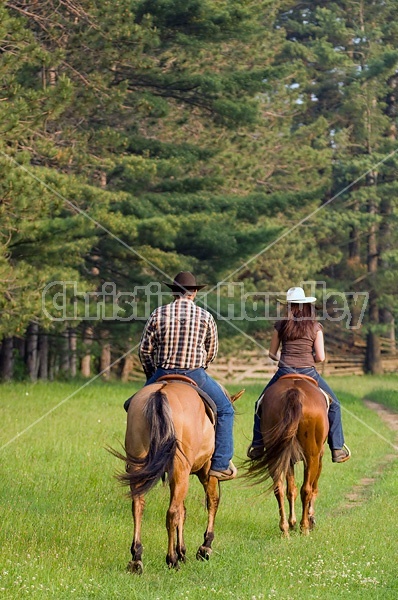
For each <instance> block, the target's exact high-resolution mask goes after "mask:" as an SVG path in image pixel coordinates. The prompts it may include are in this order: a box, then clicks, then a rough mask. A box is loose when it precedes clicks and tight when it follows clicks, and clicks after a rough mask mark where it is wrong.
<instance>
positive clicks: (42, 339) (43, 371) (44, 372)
mask: <svg viewBox="0 0 398 600" xmlns="http://www.w3.org/2000/svg"><path fill="white" fill-rule="evenodd" d="M39 377H40V379H44V380H45V381H46V380H47V379H48V335H47V334H46V333H41V334H40V336H39Z"/></svg>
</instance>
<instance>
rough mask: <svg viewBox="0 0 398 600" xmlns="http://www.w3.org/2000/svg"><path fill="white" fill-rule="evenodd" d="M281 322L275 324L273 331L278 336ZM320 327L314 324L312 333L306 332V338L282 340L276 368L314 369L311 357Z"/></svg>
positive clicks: (312, 357) (318, 324)
mask: <svg viewBox="0 0 398 600" xmlns="http://www.w3.org/2000/svg"><path fill="white" fill-rule="evenodd" d="M281 326H282V321H277V322H276V323H275V326H274V327H275V329H276V331H277V332H278V334H279V331H280V328H281ZM322 329H323V328H322V325H321V324H320V323H315V324H314V328H313V330H312V331H310V332H308V334H307V336H308V337H307V336H306V337H302V338H299V339H297V340H282V350H281V356H280V359H279V363H278V367H294V368H296V369H302V368H303V367H314V366H315V361H314V356H313V350H314V342H315V338H316V334H317V333H318V331H322Z"/></svg>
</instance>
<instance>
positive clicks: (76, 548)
mask: <svg viewBox="0 0 398 600" xmlns="http://www.w3.org/2000/svg"><path fill="white" fill-rule="evenodd" d="M329 382H330V383H331V384H332V386H333V387H334V389H335V390H336V392H337V393H338V395H339V396H340V399H341V402H342V405H343V407H344V410H343V422H344V430H345V436H346V441H347V443H348V445H349V446H350V448H351V450H352V453H353V457H352V459H351V460H350V461H349V462H347V463H345V464H342V465H336V464H332V462H331V460H330V454H329V451H328V450H326V453H325V461H324V470H323V473H322V476H321V480H320V494H319V498H318V501H317V504H316V517H317V527H316V529H315V530H314V531H313V532H312V534H311V535H310V536H308V537H303V536H300V534H299V533H293V534H292V536H291V537H290V539H289V540H285V539H282V538H281V537H280V533H279V528H278V514H277V505H276V500H275V499H274V498H273V496H272V495H271V496H264V494H262V493H261V488H260V487H259V486H256V487H249V486H248V484H247V483H245V481H243V480H240V479H237V480H234V481H231V482H225V483H223V484H222V498H221V505H220V509H219V512H218V516H217V521H216V538H215V541H214V544H213V548H214V552H213V555H212V557H211V560H210V561H209V562H207V563H202V562H198V561H196V559H195V554H196V550H197V548H198V546H199V545H200V543H201V542H202V536H203V532H204V529H205V525H206V511H205V508H204V502H203V500H204V498H203V492H202V489H201V487H200V485H199V483H198V482H197V481H196V479H195V478H192V481H191V487H190V492H189V496H188V499H187V521H186V543H187V563H186V564H185V565H183V566H182V568H181V569H180V570H179V571H177V572H175V571H170V570H169V569H168V568H167V566H166V563H165V555H166V540H167V535H166V529H165V514H166V509H167V503H168V490H167V488H163V487H162V486H161V485H159V486H158V487H157V488H156V489H155V490H153V491H152V492H151V493H150V494H149V495H148V497H147V506H146V511H145V515H144V525H143V543H144V565H145V571H144V574H143V576H142V577H136V576H132V575H129V574H127V573H126V565H127V562H128V560H129V559H130V552H129V548H130V544H131V538H132V519H131V508H130V501H129V500H128V499H127V498H126V496H125V490H124V489H123V488H120V486H119V485H118V483H117V482H116V481H115V479H114V477H113V475H114V473H115V471H116V470H117V469H120V468H121V467H122V464H121V463H120V464H119V463H118V461H117V460H116V459H115V458H114V457H113V456H111V455H110V454H109V453H107V452H106V451H105V449H104V448H105V446H107V445H111V446H113V447H116V448H119V447H120V443H121V442H122V441H123V437H124V428H125V413H124V410H123V406H122V404H123V401H124V400H125V398H127V397H128V396H129V395H130V394H131V393H132V391H134V387H132V386H126V385H121V384H105V383H100V382H97V383H92V384H90V385H88V386H86V387H84V388H83V389H81V390H80V391H77V390H78V388H79V384H76V383H74V384H72V383H52V384H41V383H38V384H36V385H32V384H22V383H20V384H4V385H2V386H0V415H1V434H0V449H1V453H0V464H1V479H0V507H1V520H0V527H1V533H0V599H3V598H4V599H13V598H21V597H29V598H56V599H59V600H61V599H66V598H68V599H70V598H76V599H79V600H85V599H89V598H96V599H107V600H108V599H109V600H111V599H112V600H113V599H117V598H121V599H123V600H127V599H128V600H135V599H137V600H157V599H159V600H178V599H181V600H199V599H200V600H207V599H210V598H211V599H213V598H220V599H228V598H233V599H242V600H243V599H244V600H257V599H260V598H279V599H284V600H287V599H294V600H297V599H299V600H301V599H303V600H304V599H309V598H321V599H327V600H328V599H330V600H332V599H333V600H335V599H340V598H341V599H343V598H344V599H345V600H346V599H347V598H358V599H359V598H361V599H362V598H363V597H366V598H367V600H370V599H375V598H380V599H383V600H384V599H386V598H387V599H389V598H391V599H392V598H394V599H395V598H396V597H397V596H398V581H397V573H396V557H397V555H398V538H397V536H396V530H397V518H398V508H397V497H398V476H397V475H398V462H397V460H396V456H397V452H396V449H394V447H393V445H394V443H396V440H395V439H394V436H395V434H394V433H393V432H392V431H390V430H389V429H388V427H387V426H386V425H385V424H384V423H383V422H381V420H380V418H379V417H378V416H377V414H376V413H375V412H373V411H371V410H369V409H368V408H366V407H365V406H364V404H363V403H362V398H364V397H366V398H369V399H372V400H374V401H379V402H383V404H385V405H389V406H391V407H392V408H395V410H398V392H397V390H398V376H388V377H383V378H381V377H380V378H371V377H344V378H335V379H332V378H330V379H329ZM261 387H262V386H261V385H253V384H251V385H249V386H246V393H245V395H244V396H243V397H242V398H241V399H240V400H239V401H238V403H237V405H236V410H237V414H236V420H235V459H234V460H235V462H236V463H239V461H240V460H241V459H243V458H244V455H245V450H246V447H247V445H248V443H249V439H250V436H251V427H252V414H253V405H254V401H255V399H256V398H257V396H258V394H259V392H260V391H261ZM237 390H238V388H237V387H236V386H234V387H233V389H231V391H237ZM76 391H77V393H75V392H76ZM391 454H395V458H394V459H393V460H389V461H387V460H386V456H387V455H391ZM300 475H301V469H300ZM371 477H374V478H375V482H374V483H373V484H372V485H367V486H364V487H362V486H361V482H363V480H365V479H368V478H371ZM368 483H369V482H368ZM356 486H357V487H356ZM353 491H356V496H352V494H353ZM350 498H351V499H350Z"/></svg>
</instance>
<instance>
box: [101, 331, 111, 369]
mask: <svg viewBox="0 0 398 600" xmlns="http://www.w3.org/2000/svg"><path fill="white" fill-rule="evenodd" d="M108 337H109V331H103V332H102V333H101V338H102V343H101V357H100V373H101V375H102V378H103V379H109V377H110V374H111V370H110V366H111V345H110V343H109V342H108V341H107V338H108Z"/></svg>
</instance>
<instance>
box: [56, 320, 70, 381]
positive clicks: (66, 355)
mask: <svg viewBox="0 0 398 600" xmlns="http://www.w3.org/2000/svg"><path fill="white" fill-rule="evenodd" d="M59 370H60V371H61V373H69V372H70V352H69V330H66V331H64V332H63V333H62V337H61V352H60V357H59Z"/></svg>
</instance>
